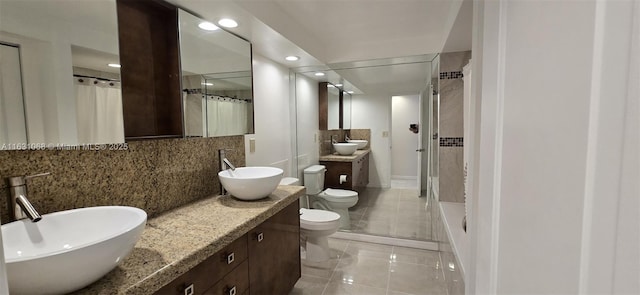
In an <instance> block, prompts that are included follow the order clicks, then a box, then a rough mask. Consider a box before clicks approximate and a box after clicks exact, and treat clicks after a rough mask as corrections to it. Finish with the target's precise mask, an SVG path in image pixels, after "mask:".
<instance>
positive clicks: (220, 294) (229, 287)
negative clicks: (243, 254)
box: [204, 260, 249, 295]
mask: <svg viewBox="0 0 640 295" xmlns="http://www.w3.org/2000/svg"><path fill="white" fill-rule="evenodd" d="M248 289H249V263H248V262H247V260H245V261H244V262H242V263H241V264H240V265H239V266H238V267H236V269H234V270H233V271H232V272H230V273H229V274H227V275H226V276H224V278H222V280H220V281H219V282H218V283H216V284H215V285H214V286H213V287H211V288H210V289H209V290H207V291H206V292H204V295H242V294H244V293H246V292H247V290H248Z"/></svg>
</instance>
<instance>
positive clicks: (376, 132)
mask: <svg viewBox="0 0 640 295" xmlns="http://www.w3.org/2000/svg"><path fill="white" fill-rule="evenodd" d="M437 59H438V55H423V56H409V57H399V58H390V59H379V60H367V61H355V62H348V63H340V64H330V65H328V66H326V67H325V69H323V70H322V71H323V72H324V73H325V76H324V77H321V78H317V77H316V75H315V72H317V69H316V71H315V72H314V70H313V69H311V70H307V69H305V71H297V72H296V75H295V78H296V104H297V109H296V113H297V114H296V115H297V122H296V123H297V124H296V142H297V146H296V147H297V154H296V160H297V163H296V166H297V169H298V174H297V175H298V177H300V178H301V179H306V177H307V175H306V174H305V173H306V171H305V170H306V169H310V167H312V166H313V165H316V164H318V163H319V164H321V165H324V166H325V167H326V171H325V175H324V183H323V184H324V187H323V189H325V190H326V189H329V188H330V189H343V190H347V191H355V192H357V193H358V195H357V201H355V202H352V203H350V204H351V205H349V208H347V209H346V211H347V213H348V214H349V222H348V223H347V224H341V225H340V229H339V230H340V231H342V232H343V234H350V233H355V234H358V235H360V234H367V235H378V236H386V237H393V238H401V239H412V240H420V241H432V240H433V239H434V227H435V222H434V220H432V216H436V213H437V209H436V208H437V206H435V205H434V204H437V200H438V196H437V192H435V191H437V190H438V188H437V187H438V172H437V170H438V162H439V159H438V157H439V154H438V141H439V139H438V138H435V139H433V138H432V134H433V133H432V132H431V131H433V132H435V133H437V129H438V124H437V122H438V118H439V97H438V95H437V89H438V88H439V79H438V76H439V69H438V67H437ZM326 68H329V69H330V70H327V69H326ZM323 79H324V81H329V82H330V83H331V84H333V85H334V86H337V85H338V84H342V83H344V85H347V82H346V81H348V85H349V86H347V87H345V88H344V89H342V90H341V91H343V92H342V106H341V107H342V114H343V120H342V121H343V126H342V130H334V129H337V128H334V127H335V126H336V125H331V124H337V123H336V122H337V120H334V119H335V117H336V116H335V115H332V114H333V112H334V111H332V108H331V107H330V105H331V104H330V103H328V108H327V110H326V111H323V110H322V106H321V103H318V101H319V99H318V94H317V93H319V92H321V91H319V90H320V89H322V88H321V86H320V85H321V84H322V83H317V82H316V81H323ZM314 87H318V88H317V89H316V88H314ZM329 89H331V88H330V87H329ZM349 90H352V91H355V93H352V94H351V93H349V92H348V91H349ZM328 92H330V91H328ZM327 97H328V98H329V99H328V100H329V101H330V97H331V95H328V96H327ZM314 99H315V103H313V101H314ZM334 110H335V108H334ZM314 113H315V114H317V116H319V117H320V116H323V114H325V113H326V114H327V116H328V118H329V122H328V126H333V127H329V128H327V129H329V130H323V129H322V128H321V127H320V128H319V124H311V123H310V122H309V121H310V120H309V118H312V116H313V115H314ZM332 119H333V122H331V120H332ZM313 123H315V122H313ZM411 124H416V125H418V126H420V132H418V133H414V132H413V131H411V130H410V128H409V127H410V126H411ZM318 129H320V130H318ZM345 135H348V136H349V137H350V138H351V139H368V140H369V142H367V143H365V148H364V149H360V150H357V151H356V152H355V153H354V154H352V155H351V156H344V157H337V156H336V154H335V153H333V150H330V149H329V148H328V146H331V145H330V144H328V143H331V142H332V140H333V139H335V140H337V141H339V142H342V141H343V139H344V136H345ZM318 142H319V144H318ZM419 142H420V143H422V144H421V145H419V144H418V143H419ZM390 147H393V149H391V148H390ZM365 153H369V154H367V155H366V156H360V155H362V154H365ZM347 157H351V158H347ZM386 157H389V158H391V159H390V161H388V162H387V161H386V160H384V159H388V158H386ZM350 159H352V160H350ZM349 161H351V162H350V163H349ZM345 162H346V164H345ZM387 169H388V170H387ZM386 171H388V172H386ZM363 174H364V176H363ZM394 176H395V178H394ZM397 176H401V177H397ZM350 179H351V181H349V180H350ZM354 181H355V182H354ZM367 182H368V183H367ZM325 194H326V193H325ZM313 197H314V196H310V199H309V200H310V201H309V202H310V203H308V204H307V205H308V206H309V207H310V208H316V209H318V208H320V209H323V210H331V211H334V212H340V210H342V209H341V208H342V207H340V208H338V207H337V206H334V207H332V206H331V204H330V203H328V204H329V205H327V206H325V207H324V208H323V207H322V206H320V205H318V204H317V202H315V203H314V201H313ZM315 197H321V196H319V195H318V196H315ZM334 209H335V210H334ZM343 212H344V211H343Z"/></svg>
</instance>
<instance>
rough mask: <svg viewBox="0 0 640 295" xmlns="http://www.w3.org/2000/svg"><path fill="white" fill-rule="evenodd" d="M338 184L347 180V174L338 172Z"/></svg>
mask: <svg viewBox="0 0 640 295" xmlns="http://www.w3.org/2000/svg"><path fill="white" fill-rule="evenodd" d="M339 180H340V184H343V183H345V182H347V175H346V174H340V178H339Z"/></svg>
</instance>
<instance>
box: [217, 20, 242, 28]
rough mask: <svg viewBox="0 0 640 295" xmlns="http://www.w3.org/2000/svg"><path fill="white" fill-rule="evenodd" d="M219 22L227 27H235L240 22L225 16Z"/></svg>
mask: <svg viewBox="0 0 640 295" xmlns="http://www.w3.org/2000/svg"><path fill="white" fill-rule="evenodd" d="M218 24H219V25H221V26H223V27H225V28H235V27H237V26H238V23H237V22H236V21H235V20H232V19H230V18H223V19H221V20H219V21H218Z"/></svg>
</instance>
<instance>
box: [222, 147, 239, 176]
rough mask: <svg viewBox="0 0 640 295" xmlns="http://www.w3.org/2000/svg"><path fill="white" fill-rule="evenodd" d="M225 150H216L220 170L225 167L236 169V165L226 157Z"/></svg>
mask: <svg viewBox="0 0 640 295" xmlns="http://www.w3.org/2000/svg"><path fill="white" fill-rule="evenodd" d="M226 151H227V150H224V149H223V150H218V155H220V171H224V170H227V169H231V171H236V166H233V164H231V161H229V159H227V154H226Z"/></svg>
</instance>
